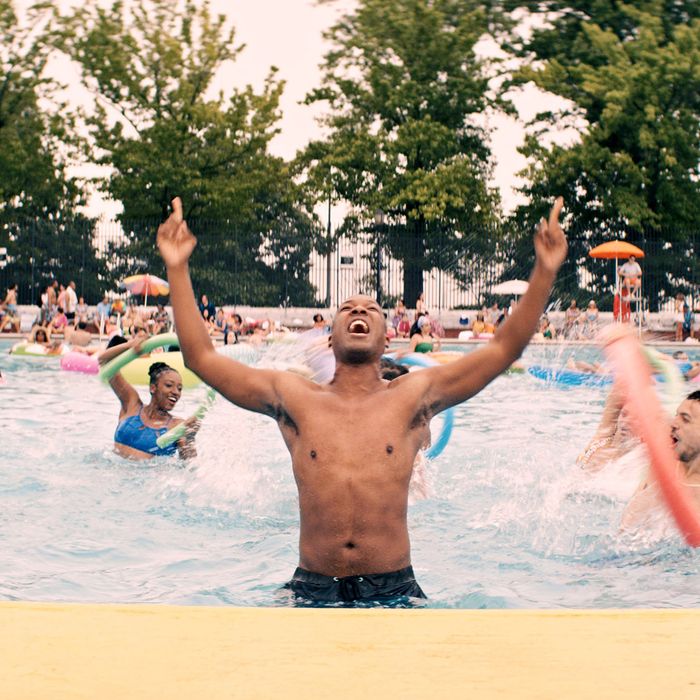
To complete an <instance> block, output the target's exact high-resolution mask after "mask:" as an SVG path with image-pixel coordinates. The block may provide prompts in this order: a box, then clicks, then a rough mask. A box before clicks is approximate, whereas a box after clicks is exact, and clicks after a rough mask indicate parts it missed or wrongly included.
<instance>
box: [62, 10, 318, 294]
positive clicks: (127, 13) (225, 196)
mask: <svg viewBox="0 0 700 700" xmlns="http://www.w3.org/2000/svg"><path fill="white" fill-rule="evenodd" d="M69 27H70V32H69V38H68V40H67V42H66V47H67V50H68V51H69V52H70V54H71V55H72V56H73V58H75V59H76V60H77V61H78V62H79V63H80V65H81V66H82V70H83V77H84V82H85V85H86V86H87V87H88V88H89V89H90V90H92V91H93V92H94V94H95V96H96V98H97V99H96V104H95V110H94V114H93V115H91V116H90V118H89V120H88V123H89V127H90V133H91V138H92V140H93V145H94V150H93V157H94V159H95V161H96V162H97V163H99V164H101V165H105V166H107V167H108V168H109V170H110V173H109V175H107V176H104V177H102V178H100V179H99V186H100V187H101V188H102V190H103V191H104V192H106V193H107V194H108V195H109V196H110V197H111V198H113V199H114V200H117V201H119V202H121V203H122V205H123V207H124V211H123V213H122V215H121V217H120V218H121V220H122V222H123V224H124V226H125V232H126V234H127V239H126V240H127V245H126V248H125V249H123V250H121V251H119V252H121V261H122V265H121V267H120V266H119V265H116V266H115V274H117V275H118V274H122V273H126V272H129V273H132V272H136V271H138V270H139V269H144V268H146V267H149V268H151V269H153V268H154V266H155V267H156V268H157V267H158V266H160V265H161V263H160V260H159V258H158V257H157V255H156V254H155V249H154V245H153V240H154V236H153V230H154V224H155V223H156V222H157V221H158V220H159V219H162V218H163V217H165V216H166V215H167V213H168V210H169V206H170V202H171V200H172V198H173V197H174V196H176V195H178V196H180V197H182V199H183V202H184V205H185V210H186V215H187V217H188V220H190V221H192V222H194V221H195V220H200V221H201V222H205V221H206V222H209V223H208V224H204V223H203V224H202V225H203V226H206V229H207V231H209V236H208V237H201V239H200V246H199V247H198V250H197V253H196V257H195V259H194V262H193V277H194V281H195V285H197V286H201V287H206V286H207V285H209V284H214V283H215V284H216V287H215V288H211V287H209V288H206V289H203V290H202V291H206V292H208V293H209V294H210V295H211V296H213V297H217V296H218V297H220V298H221V297H225V296H228V295H230V294H232V293H233V294H235V293H236V292H232V291H231V289H232V288H231V286H230V285H234V286H235V285H240V284H244V285H246V288H248V289H253V288H255V285H256V284H257V287H258V289H259V291H260V294H263V290H267V292H266V293H264V294H263V297H264V298H260V294H258V295H257V297H256V299H255V301H256V303H268V304H272V303H274V304H277V303H280V301H284V289H283V287H282V286H281V285H277V286H275V283H274V280H275V279H276V277H277V276H278V275H277V270H276V268H277V266H278V265H280V266H282V265H284V264H285V262H286V263H290V264H291V263H293V264H294V266H295V268H294V271H293V272H294V274H295V278H296V277H298V278H299V279H303V278H304V274H303V272H304V266H306V268H308V253H309V251H310V248H311V244H312V241H313V236H314V235H315V227H314V225H313V221H312V218H311V217H310V216H309V215H308V211H307V208H306V207H305V206H304V202H303V201H302V199H301V190H300V189H299V188H298V187H297V186H296V185H295V184H294V180H293V178H292V176H291V173H290V171H289V167H288V165H287V164H286V163H285V162H284V161H283V160H282V159H280V158H277V157H274V156H272V155H271V154H270V153H269V152H268V146H269V143H270V140H271V139H272V138H273V137H274V136H275V135H276V134H277V132H278V127H277V123H278V121H279V118H280V113H279V98H280V95H281V93H282V90H283V87H284V84H283V82H282V81H280V80H278V79H277V78H276V69H274V68H271V70H270V73H269V75H268V77H267V79H266V81H265V84H264V86H263V89H262V90H261V91H260V92H259V93H256V92H255V91H254V90H253V88H252V87H250V86H248V87H246V88H245V89H242V90H237V89H232V90H230V94H229V95H228V96H226V95H224V93H223V92H220V93H219V94H212V83H213V80H214V78H215V77H216V75H217V72H218V71H219V70H220V69H221V68H222V67H225V68H226V69H227V70H231V64H232V62H233V61H235V59H236V57H237V55H238V54H239V52H240V51H241V50H242V49H243V47H242V46H237V45H236V42H235V31H234V29H232V28H229V27H227V23H226V18H225V17H224V16H223V15H219V16H213V15H212V14H211V11H210V7H209V4H208V3H207V2H203V3H197V4H196V5H195V3H194V2H191V1H190V0H187V1H186V2H170V1H169V0H150V1H148V2H146V0H139V1H137V2H133V3H123V2H115V3H114V4H112V5H111V6H110V7H107V8H102V7H99V6H95V7H91V8H88V9H87V10H84V9H81V10H80V12H79V13H78V14H76V16H75V17H73V18H72V20H71V22H70V25H69ZM214 221H215V222H218V225H217V226H215V225H214V224H213V223H212V222H214ZM290 230H291V233H293V234H294V235H291V236H290ZM265 250H274V251H275V254H271V255H270V256H269V257H268V259H267V260H268V261H267V262H264V261H263V258H262V252H263V251H265ZM115 252H117V251H116V250H115ZM234 257H235V258H236V259H235V265H236V269H237V270H238V271H239V272H238V277H237V279H235V280H229V282H227V281H226V271H227V270H230V269H232V268H233V267H234V260H233V258H234ZM198 260H199V261H201V263H198V262H197V261H198ZM212 266H213V267H214V268H216V269H215V270H212V269H211V267H212ZM207 267H208V268H210V269H208V270H207V269H205V268H207ZM217 270H218V272H217ZM259 275H263V277H264V279H265V283H264V284H261V283H260V279H259ZM215 280H216V282H214V281H215ZM302 287H303V285H301V287H300V288H299V289H297V290H296V291H297V292H298V293H299V294H300V295H301V296H302V297H303V298H304V300H305V301H308V299H309V298H310V297H312V296H313V290H312V289H311V287H310V286H308V284H307V286H306V287H303V288H302Z"/></svg>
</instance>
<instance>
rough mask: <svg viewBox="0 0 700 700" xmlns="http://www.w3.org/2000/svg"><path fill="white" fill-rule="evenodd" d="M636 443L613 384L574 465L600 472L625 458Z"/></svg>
mask: <svg viewBox="0 0 700 700" xmlns="http://www.w3.org/2000/svg"><path fill="white" fill-rule="evenodd" d="M638 444H639V440H638V439H637V438H636V437H635V435H634V433H633V432H632V426H631V424H630V416H629V411H628V409H626V408H625V399H624V395H623V393H622V390H621V388H620V387H619V386H618V385H617V384H615V385H613V388H612V390H611V391H610V393H609V394H608V398H607V399H606V400H605V406H604V408H603V416H602V418H601V420H600V424H599V425H598V429H597V430H596V433H595V435H594V436H593V438H592V439H591V441H590V442H589V443H588V445H586V449H585V450H584V451H583V452H582V453H581V454H580V455H579V456H578V457H577V458H576V464H577V465H578V466H579V467H580V468H581V469H583V470H584V471H586V472H588V473H594V472H598V471H600V470H601V469H602V468H603V467H605V466H606V465H607V464H609V463H610V462H614V461H616V460H618V459H620V458H621V457H623V456H624V455H626V454H627V453H628V452H629V451H630V450H631V449H632V448H634V447H635V446H636V445H638Z"/></svg>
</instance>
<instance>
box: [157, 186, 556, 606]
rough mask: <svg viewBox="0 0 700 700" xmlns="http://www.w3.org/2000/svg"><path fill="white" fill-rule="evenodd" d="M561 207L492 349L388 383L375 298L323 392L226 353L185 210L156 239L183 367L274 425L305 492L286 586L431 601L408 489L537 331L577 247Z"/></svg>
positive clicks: (345, 326) (304, 592) (541, 233)
mask: <svg viewBox="0 0 700 700" xmlns="http://www.w3.org/2000/svg"><path fill="white" fill-rule="evenodd" d="M562 205H563V201H562V199H561V198H559V199H557V201H556V203H555V204H554V207H553V208H552V211H551V213H550V216H549V221H545V220H544V219H543V220H542V221H541V222H540V224H539V226H538V229H537V232H536V235H535V252H536V255H537V260H536V263H535V267H534V270H533V272H532V275H531V277H530V286H529V288H528V291H527V293H526V294H525V295H524V296H523V298H522V300H521V302H520V304H519V305H518V308H517V310H516V311H515V312H514V313H513V315H512V316H511V317H510V318H509V319H508V321H507V322H506V323H505V324H503V326H502V328H501V329H499V332H498V334H497V335H496V337H495V338H494V339H493V341H492V342H490V343H489V344H488V345H486V346H485V347H484V348H480V349H479V350H477V351H475V352H473V353H470V354H468V355H465V356H464V358H463V359H460V360H457V361H455V362H451V363H449V364H445V365H439V366H436V367H430V368H427V369H424V370H422V371H421V372H414V373H410V374H407V375H404V376H403V377H399V378H398V379H395V380H394V381H392V382H387V381H386V380H383V379H382V378H381V377H380V374H379V363H380V358H381V356H382V353H383V352H384V343H385V332H386V327H385V320H384V315H383V313H382V309H381V308H380V306H379V305H378V304H377V303H376V302H375V301H374V300H373V299H371V298H370V297H367V296H362V295H357V296H353V297H352V298H350V299H348V300H347V301H345V302H344V303H343V304H341V306H340V308H339V309H338V313H337V314H336V317H335V319H334V322H333V328H332V333H331V344H332V349H333V353H334V355H335V361H336V366H335V374H334V377H333V380H332V381H331V382H330V383H329V384H326V385H319V384H316V383H314V382H312V381H309V380H308V379H305V378H304V377H301V376H299V375H297V374H293V373H291V372H284V371H276V370H268V369H256V368H253V367H248V366H246V365H244V364H241V363H238V362H235V361H234V360H232V359H230V358H227V357H225V356H223V355H220V354H218V353H217V352H216V351H215V350H214V348H213V346H212V344H211V340H210V338H209V334H208V333H207V330H206V327H205V324H204V322H203V320H202V317H201V315H200V313H199V309H198V308H197V302H196V301H195V297H194V293H193V291H192V284H191V282H190V277H189V272H188V260H189V257H190V255H191V254H192V251H193V250H194V247H195V245H196V242H197V241H196V238H195V237H194V235H193V234H192V233H191V232H190V230H189V229H188V227H187V224H186V223H185V222H184V221H183V219H182V203H181V202H180V200H179V199H176V200H174V201H173V214H172V215H171V216H170V217H169V218H168V220H167V221H166V222H165V223H163V224H162V225H161V226H160V227H159V229H158V247H159V249H160V253H161V255H162V257H163V260H164V261H165V264H166V267H167V270H168V280H169V282H170V299H171V303H172V307H173V311H174V314H175V325H176V326H177V329H178V337H179V341H180V347H181V349H182V352H183V355H184V358H185V364H186V365H187V366H188V367H189V368H190V369H192V370H193V371H194V372H196V373H197V374H198V375H199V376H200V377H201V378H202V379H203V380H204V381H205V382H206V383H207V384H209V385H210V386H213V387H214V388H215V389H217V390H218V391H219V392H220V393H221V394H223V395H224V396H225V397H226V398H228V399H229V400H230V401H232V402H233V403H235V404H236V405H238V406H241V407H242V408H246V409H248V410H251V411H256V412H258V413H263V414H265V415H268V416H270V417H271V418H274V419H275V420H276V421H277V423H278V425H279V429H280V431H281V433H282V436H283V438H284V440H285V443H286V444H287V448H288V449H289V452H290V454H291V457H292V468H293V472H294V477H295V479H296V482H297V487H298V490H299V510H300V528H301V530H300V539H299V568H297V570H296V572H295V573H294V576H293V578H292V580H291V581H290V582H289V583H288V584H287V586H286V587H287V588H288V589H290V590H291V592H292V593H293V594H294V595H295V596H296V597H297V598H300V599H305V600H310V601H315V602H345V601H356V600H371V601H380V602H390V601H394V600H396V599H397V598H398V599H403V598H404V597H406V596H408V597H425V596H424V594H423V592H422V591H421V589H420V587H419V586H418V584H417V583H416V581H415V578H414V576H413V570H412V569H411V554H410V543H409V537H408V526H407V520H406V516H407V500H408V485H409V481H410V477H411V472H412V470H413V462H414V459H415V457H416V454H417V452H418V450H419V449H420V447H421V445H422V444H423V443H424V441H425V439H426V437H427V435H428V430H429V424H430V419H431V418H432V417H433V416H434V415H436V414H437V413H439V412H440V411H443V410H445V409H446V408H448V407H450V406H454V405H456V404H459V403H461V402H463V401H465V400H466V399H468V398H470V397H471V396H474V394H476V393H478V392H479V391H480V390H481V389H483V388H484V387H485V386H486V385H487V384H488V383H489V382H490V381H491V380H492V379H494V378H495V377H497V376H498V375H499V374H501V372H503V371H504V370H505V369H507V368H508V367H509V366H510V365H511V364H512V363H513V362H514V361H515V360H516V359H517V358H518V357H519V356H520V354H521V353H522V351H523V349H524V347H525V346H526V345H527V343H528V341H529V340H530V338H531V336H532V334H533V333H534V331H535V328H536V327H537V322H538V320H539V318H540V315H541V314H542V311H543V309H544V306H545V304H546V302H547V300H548V298H549V294H550V291H551V287H552V283H553V282H554V279H555V276H556V273H557V270H558V269H559V267H560V266H561V264H562V262H563V261H564V258H565V257H566V250H567V243H566V237H565V235H564V232H563V231H562V229H561V227H560V225H559V213H560V211H561V208H562Z"/></svg>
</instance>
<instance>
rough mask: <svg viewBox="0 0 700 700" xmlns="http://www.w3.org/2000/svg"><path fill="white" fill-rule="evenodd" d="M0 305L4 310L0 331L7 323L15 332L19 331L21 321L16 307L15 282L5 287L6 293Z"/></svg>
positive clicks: (0, 331)
mask: <svg viewBox="0 0 700 700" xmlns="http://www.w3.org/2000/svg"><path fill="white" fill-rule="evenodd" d="M0 307H1V308H2V310H3V311H4V312H5V315H4V316H3V317H2V320H0V333H2V332H3V331H4V330H5V328H6V327H7V326H8V325H9V326H12V328H14V332H15V333H19V331H20V327H21V325H22V322H21V319H20V316H19V311H18V309H17V283H15V284H12V285H10V286H9V287H8V288H7V294H6V295H5V299H4V301H3V302H2V304H0Z"/></svg>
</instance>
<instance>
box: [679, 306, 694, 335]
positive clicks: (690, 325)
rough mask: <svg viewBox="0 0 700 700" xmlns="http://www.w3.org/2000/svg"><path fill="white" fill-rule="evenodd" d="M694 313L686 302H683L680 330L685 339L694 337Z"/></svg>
mask: <svg viewBox="0 0 700 700" xmlns="http://www.w3.org/2000/svg"><path fill="white" fill-rule="evenodd" d="M694 324H695V314H693V311H692V309H691V308H690V306H689V305H688V304H683V325H682V326H681V332H682V335H683V337H684V338H685V339H686V340H687V339H688V338H691V339H692V338H694V337H695V328H694Z"/></svg>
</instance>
